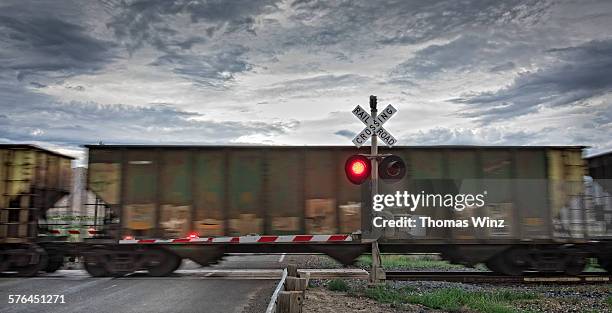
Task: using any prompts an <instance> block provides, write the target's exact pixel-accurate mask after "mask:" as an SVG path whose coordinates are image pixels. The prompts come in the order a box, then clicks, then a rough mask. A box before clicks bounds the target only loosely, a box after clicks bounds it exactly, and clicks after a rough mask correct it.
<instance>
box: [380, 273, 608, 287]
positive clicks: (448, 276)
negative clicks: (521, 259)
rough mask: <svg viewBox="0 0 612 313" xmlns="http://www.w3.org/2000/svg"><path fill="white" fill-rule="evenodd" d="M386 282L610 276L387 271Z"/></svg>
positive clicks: (561, 280) (596, 276) (579, 280)
mask: <svg viewBox="0 0 612 313" xmlns="http://www.w3.org/2000/svg"><path fill="white" fill-rule="evenodd" d="M386 276H387V280H404V281H419V280H420V281H450V282H463V283H554V284H597V283H610V282H612V275H611V274H609V273H605V272H601V273H598V272H592V273H590V272H589V273H582V274H580V275H575V276H572V275H566V274H563V273H537V272H526V273H525V274H524V275H523V276H506V275H500V274H497V273H493V272H411V271H387V272H386Z"/></svg>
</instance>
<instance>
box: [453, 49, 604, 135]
mask: <svg viewBox="0 0 612 313" xmlns="http://www.w3.org/2000/svg"><path fill="white" fill-rule="evenodd" d="M546 53H548V54H550V55H551V56H555V57H557V58H558V61H557V62H556V63H555V64H553V65H550V66H547V67H544V68H542V69H539V70H537V71H535V72H526V73H522V74H520V75H519V76H518V77H517V78H516V79H515V80H514V81H513V82H512V84H510V85H509V86H508V87H506V88H503V89H500V90H498V91H496V92H485V93H479V94H474V95H466V96H464V97H461V98H458V99H453V100H452V101H453V102H456V103H462V104H466V105H467V106H468V109H466V111H465V112H464V113H463V114H464V115H465V116H467V117H473V118H477V119H478V120H480V121H482V122H485V123H488V122H493V121H497V120H503V119H507V118H513V117H516V116H521V115H524V114H528V113H534V112H538V111H540V110H542V109H543V108H550V107H558V106H566V105H570V104H578V103H580V102H582V101H585V100H587V99H589V98H592V97H595V96H599V95H602V94H605V93H608V92H610V91H611V90H612V75H610V73H611V72H612V40H606V41H590V42H587V43H585V44H583V45H580V46H576V47H567V48H558V49H550V50H548V51H546Z"/></svg>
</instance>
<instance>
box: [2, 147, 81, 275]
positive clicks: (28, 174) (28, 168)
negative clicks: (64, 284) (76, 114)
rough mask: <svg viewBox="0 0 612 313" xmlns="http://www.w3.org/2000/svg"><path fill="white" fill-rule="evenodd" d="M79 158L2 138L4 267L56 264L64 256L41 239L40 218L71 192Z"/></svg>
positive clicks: (28, 271)
mask: <svg viewBox="0 0 612 313" xmlns="http://www.w3.org/2000/svg"><path fill="white" fill-rule="evenodd" d="M72 160H73V158H72V157H69V156H66V155H62V154H59V153H56V152H53V151H49V150H46V149H42V148H40V147H37V146H34V145H27V144H0V191H1V192H2V194H1V195H0V272H3V271H15V272H17V273H18V274H19V275H21V276H31V275H35V274H36V273H37V272H38V271H39V270H42V269H47V270H53V269H56V268H57V267H59V266H60V265H61V258H59V257H57V256H56V255H50V254H48V253H47V251H46V250H45V249H44V247H42V246H41V245H40V244H38V242H39V230H40V227H39V226H40V225H39V223H38V221H39V219H43V220H44V217H45V214H46V211H47V210H48V209H49V208H50V207H52V206H53V204H54V203H55V202H56V201H57V200H59V199H60V198H61V197H63V196H65V195H67V194H68V193H69V192H70V184H71V182H70V180H71V162H72Z"/></svg>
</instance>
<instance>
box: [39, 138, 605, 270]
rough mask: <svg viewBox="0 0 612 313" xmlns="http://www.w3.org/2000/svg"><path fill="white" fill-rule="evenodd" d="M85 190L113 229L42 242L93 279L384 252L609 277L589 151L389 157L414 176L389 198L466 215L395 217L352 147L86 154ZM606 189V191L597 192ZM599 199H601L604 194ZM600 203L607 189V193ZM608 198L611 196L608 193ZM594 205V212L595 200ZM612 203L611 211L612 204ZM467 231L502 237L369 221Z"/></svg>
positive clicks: (441, 151)
mask: <svg viewBox="0 0 612 313" xmlns="http://www.w3.org/2000/svg"><path fill="white" fill-rule="evenodd" d="M86 148H87V149H88V175H87V186H88V189H89V190H91V191H92V192H93V193H95V194H96V196H97V197H98V198H99V199H100V201H101V203H103V206H104V213H103V215H104V216H105V218H104V220H105V223H104V224H103V225H102V226H101V227H99V228H98V229H97V230H96V235H95V236H93V237H92V238H88V239H86V240H85V241H82V242H72V243H66V242H62V241H61V240H59V239H58V240H56V241H52V240H51V241H49V240H46V242H38V243H37V245H38V246H40V247H42V248H43V249H45V250H46V251H50V252H47V255H49V256H53V257H54V258H56V259H57V258H58V255H61V256H62V257H64V256H75V257H76V256H81V257H83V260H84V265H85V268H86V270H87V271H88V272H89V273H90V274H91V275H93V276H108V275H114V276H121V275H125V274H127V273H130V272H133V271H136V270H147V271H148V272H149V273H150V274H151V275H155V276H163V275H167V274H169V273H171V272H172V271H174V270H175V269H176V268H178V266H179V265H180V263H181V260H182V259H191V260H193V261H195V262H197V263H200V264H202V265H207V264H210V263H214V262H216V261H217V260H218V259H220V258H221V257H222V256H223V255H224V254H226V253H240V252H250V253H324V254H327V255H329V256H331V257H332V258H334V259H336V260H338V261H339V262H341V263H344V264H350V263H352V262H353V261H354V260H355V259H356V258H357V257H358V256H359V255H361V254H363V253H367V252H369V251H370V249H371V243H372V242H373V241H376V242H378V244H379V247H380V250H381V251H382V252H383V253H422V252H427V253H440V254H441V256H442V257H443V258H444V259H446V260H449V261H451V262H453V263H460V264H465V265H475V264H477V263H485V264H486V265H487V266H488V267H489V268H490V269H492V270H493V271H497V272H501V273H506V274H520V273H521V272H523V271H526V270H538V271H564V272H567V273H570V274H575V273H579V272H581V271H582V269H583V268H584V266H585V260H586V258H588V257H598V258H599V259H600V263H601V264H602V265H603V266H607V269H608V270H612V269H610V268H609V263H610V260H612V254H610V253H609V251H612V250H611V248H612V245H611V244H610V242H611V241H610V239H612V225H610V218H609V216H610V215H609V213H610V212H609V211H608V210H610V209H611V208H612V206H610V205H608V204H603V205H602V203H604V202H605V201H607V200H606V199H608V200H609V193H606V192H604V191H601V190H600V191H597V192H596V193H594V192H593V190H595V189H597V188H599V187H597V186H599V184H601V183H604V182H605V179H609V177H608V176H605V175H604V176H603V178H601V179H595V180H592V181H589V182H585V179H584V178H585V175H587V172H588V169H589V168H590V167H589V166H590V165H589V166H587V165H588V164H587V162H591V160H590V159H587V160H585V159H583V157H582V154H583V147H578V146H541V147H521V146H515V147H496V146H428V147H394V148H391V149H386V148H381V149H380V150H381V152H382V153H391V154H395V155H398V156H400V157H401V158H402V159H403V160H404V161H405V162H406V164H407V165H408V171H407V172H408V174H407V176H406V177H405V178H404V179H402V180H400V181H388V182H387V181H381V184H380V187H379V191H380V193H385V194H393V193H395V192H397V191H403V190H407V191H410V192H413V193H419V192H422V193H424V194H425V193H427V194H451V195H458V194H468V193H485V194H486V201H485V202H486V204H485V205H484V206H481V207H466V208H465V209H463V210H460V211H457V210H453V209H448V208H446V207H440V206H433V207H427V208H425V207H419V208H417V209H416V210H414V211H410V210H406V209H405V208H398V207H389V208H386V209H385V210H383V211H382V212H374V211H373V210H372V203H371V197H370V190H369V187H368V186H369V185H368V184H367V183H366V184H363V185H361V186H357V185H353V184H351V183H349V182H348V180H347V179H346V177H345V173H344V162H345V161H346V159H347V158H348V157H349V156H351V155H353V154H355V153H367V151H365V149H364V148H362V149H357V148H354V147H346V146H302V147H295V146H142V145H89V146H86ZM594 186H595V187H597V188H594ZM600 189H601V188H600ZM597 190H599V189H597ZM608 192H609V191H608ZM596 198H597V200H594V199H596ZM605 203H608V202H605ZM378 215H380V216H383V217H385V218H387V219H400V218H407V217H412V218H418V217H428V218H431V219H437V220H458V219H469V218H472V217H479V216H480V217H482V216H487V217H491V218H493V219H496V220H497V219H500V220H501V219H503V220H504V221H505V224H506V225H505V227H503V228H501V229H498V228H486V227H485V228H479V227H464V228H448V227H408V228H389V227H387V228H382V229H381V228H376V227H374V226H373V224H372V218H374V217H375V216H378Z"/></svg>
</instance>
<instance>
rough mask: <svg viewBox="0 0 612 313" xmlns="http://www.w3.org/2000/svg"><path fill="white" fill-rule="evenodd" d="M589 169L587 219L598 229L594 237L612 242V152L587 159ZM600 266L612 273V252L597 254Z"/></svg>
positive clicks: (603, 250)
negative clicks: (595, 224) (594, 223)
mask: <svg viewBox="0 0 612 313" xmlns="http://www.w3.org/2000/svg"><path fill="white" fill-rule="evenodd" d="M586 161H587V162H588V167H589V176H590V177H591V178H592V180H591V181H589V182H588V187H589V188H588V190H589V193H588V194H587V205H586V208H588V209H590V210H589V211H587V213H586V214H587V216H588V217H587V218H588V219H589V220H592V221H595V222H596V223H597V227H596V229H595V230H594V232H593V235H592V237H593V238H594V239H596V240H599V241H603V242H605V241H612V152H608V153H602V154H598V155H594V156H591V157H588V158H586ZM597 256H598V259H599V264H600V265H601V266H602V267H603V268H605V269H606V270H607V271H608V272H612V250H610V249H609V248H608V249H601V250H600V251H599V252H598V253H597Z"/></svg>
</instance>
